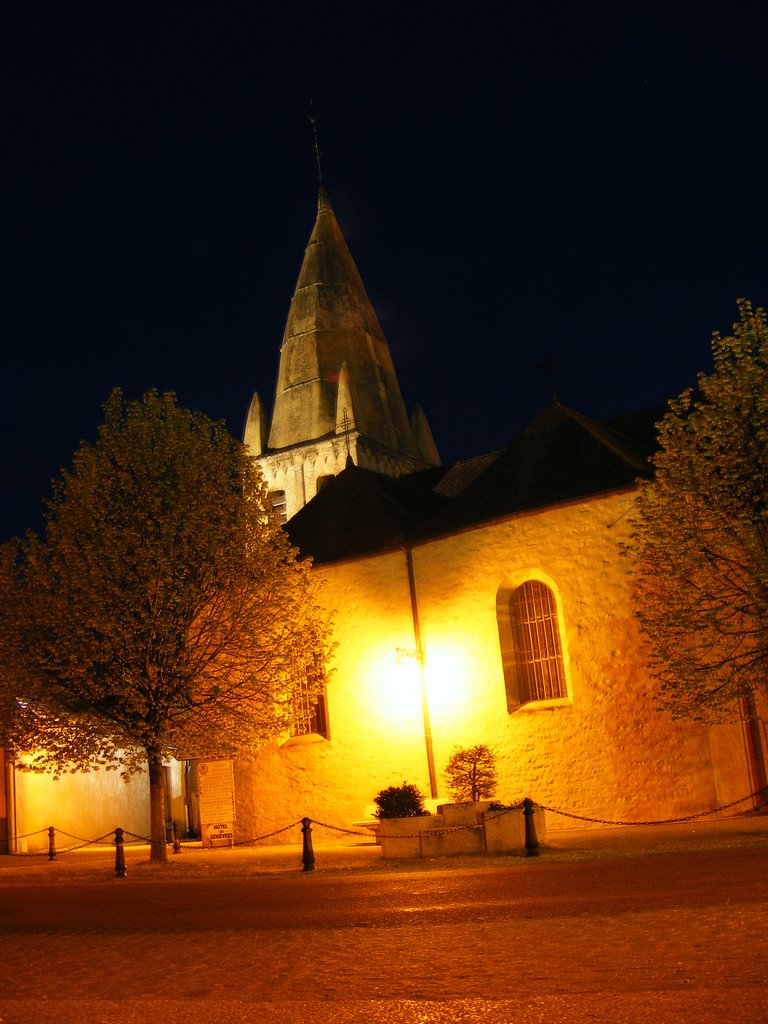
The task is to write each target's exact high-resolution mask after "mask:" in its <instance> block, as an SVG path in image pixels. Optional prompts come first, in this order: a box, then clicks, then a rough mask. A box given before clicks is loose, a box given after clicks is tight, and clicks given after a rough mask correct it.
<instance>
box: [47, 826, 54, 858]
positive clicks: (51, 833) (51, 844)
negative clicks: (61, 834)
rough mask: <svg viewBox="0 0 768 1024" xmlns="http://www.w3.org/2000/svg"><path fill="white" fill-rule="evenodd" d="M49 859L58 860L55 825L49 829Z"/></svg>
mask: <svg viewBox="0 0 768 1024" xmlns="http://www.w3.org/2000/svg"><path fill="white" fill-rule="evenodd" d="M48 860H56V829H55V828H54V827H53V825H51V827H50V828H49V829H48Z"/></svg>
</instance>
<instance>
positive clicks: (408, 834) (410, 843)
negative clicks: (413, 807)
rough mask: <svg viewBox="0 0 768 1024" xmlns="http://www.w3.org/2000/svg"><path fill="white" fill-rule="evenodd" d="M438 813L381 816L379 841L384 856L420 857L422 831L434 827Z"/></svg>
mask: <svg viewBox="0 0 768 1024" xmlns="http://www.w3.org/2000/svg"><path fill="white" fill-rule="evenodd" d="M436 817H437V815H433V814H425V815H423V816H421V817H418V818H380V819H379V842H380V843H381V856H382V857H420V856H421V841H420V836H421V833H422V832H424V831H426V830H427V829H429V828H431V827H432V823H433V822H434V820H435V818H436Z"/></svg>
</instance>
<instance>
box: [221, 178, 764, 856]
mask: <svg viewBox="0 0 768 1024" xmlns="http://www.w3.org/2000/svg"><path fill="white" fill-rule="evenodd" d="M340 268H341V269H340ZM342 279H343V281H344V282H345V284H344V287H342V288H341V289H339V288H336V287H335V285H336V284H338V282H339V281H340V280H342ZM339 295H341V296H342V298H341V299H340V300H339V299H338V298H337V297H338V296H339ZM335 296H336V297H335ZM351 323H354V325H355V330H354V331H351V332H350V331H349V330H348V328H349V327H350V324H351ZM374 323H375V328H374V327H371V324H374ZM376 332H378V333H376ZM374 337H375V341H373V340H372V339H373V338H374ZM382 367H383V368H384V369H383V370H382ZM372 382H376V386H375V387H371V388H370V389H368V390H366V388H367V385H368V384H372ZM374 393H375V394H376V395H377V396H378V397H377V401H378V399H379V398H380V397H381V396H385V397H387V396H388V398H389V400H390V403H391V404H386V405H382V404H381V403H380V402H379V404H376V403H374V402H373V401H370V398H371V396H372V395H373V394H374ZM350 409H351V410H352V412H351V413H350ZM321 413H322V414H321ZM658 415H659V411H658V410H657V411H656V412H655V413H653V414H648V415H646V416H635V417H631V418H629V417H628V418H625V419H624V420H622V421H618V422H615V423H613V424H611V425H610V426H608V425H604V424H598V423H596V422H593V421H591V420H589V419H588V418H586V417H584V416H581V415H579V414H577V413H575V412H573V411H572V410H568V409H565V408H563V407H562V406H560V405H554V406H553V407H552V408H550V409H548V410H546V411H545V412H544V413H543V414H542V415H541V416H540V417H539V418H538V419H537V420H536V421H535V422H534V423H533V424H532V425H531V426H530V427H529V429H528V430H527V431H526V432H525V433H524V434H523V435H522V436H521V437H520V438H519V439H518V441H516V442H515V443H514V444H513V445H512V446H511V447H510V448H508V449H506V450H504V451H501V452H496V453H491V454H488V455H484V456H480V457H478V458H476V459H470V460H467V461H465V462H462V463H458V464H456V465H453V466H448V467H438V466H437V465H436V463H437V453H436V450H435V448H434V443H433V442H432V441H431V435H430V434H429V433H428V428H426V429H425V430H421V431H414V430H412V432H411V437H410V438H408V434H407V426H406V421H405V417H404V411H403V409H402V400H401V399H400V398H399V388H398V387H397V382H396V377H395V375H394V369H393V367H392V365H391V359H390V358H389V352H388V349H387V347H386V342H385V341H384V340H383V337H381V336H380V331H379V329H378V324H377V323H376V322H375V315H374V314H373V311H372V310H371V309H370V304H369V303H368V300H367V297H365V292H364V289H363V286H362V282H360V279H359V275H358V274H357V271H356V270H355V269H354V264H352V262H351V257H350V256H349V253H348V250H347V249H346V244H345V243H344V240H343V237H342V235H341V232H340V230H339V228H338V224H337V223H336V220H335V218H334V217H333V214H332V211H331V209H330V204H329V203H328V200H327V196H326V195H325V194H324V193H321V198H320V203H319V208H318V219H317V223H316V225H315V229H314V231H313V234H312V238H311V239H310V244H309V246H308V249H307V253H306V255H305V259H304V264H303V267H302V271H301V274H300V277H299V283H298V285H297V289H296V294H295V296H294V300H293V303H292V306H291V312H290V314H289V317H288V324H287V327H286V332H285V336H284V339H283V345H282V348H281V353H280V369H279V373H278V383H277V391H276V399H275V407H274V411H273V416H272V424H271V428H270V430H269V440H268V442H267V440H266V438H267V430H266V416H265V414H264V410H263V408H262V406H261V403H260V401H259V400H258V398H255V400H254V403H253V404H252V406H251V411H250V413H249V419H248V424H247V427H246V440H248V441H249V443H250V444H251V448H252V450H253V451H254V453H255V454H257V455H258V456H259V457H260V463H261V466H262V469H263V471H264V473H265V475H266V477H267V479H268V481H269V485H270V488H271V489H272V490H273V492H275V500H276V501H277V502H278V504H279V505H280V507H281V508H282V507H284V509H285V518H286V520H287V530H288V532H289V534H290V536H291V539H292V541H293V543H295V544H296V545H297V546H298V547H299V549H300V550H301V551H302V552H303V553H304V554H306V555H310V556H311V557H312V558H313V560H314V564H315V572H317V573H318V574H319V575H320V576H321V577H322V578H323V580H324V582H325V591H324V593H325V600H326V602H327V605H328V608H329V609H331V610H333V612H334V617H335V632H336V636H335V638H336V641H337V648H336V652H335V656H334V662H333V666H332V674H331V675H330V677H329V680H328V683H327V687H326V695H325V698H324V701H323V706H322V715H321V716H320V720H321V721H322V730H320V731H313V730H312V729H309V730H307V729H301V730H297V735H295V736H292V737H283V738H281V739H277V740H275V741H274V742H273V743H271V744H270V745H269V746H268V747H267V748H266V749H265V750H264V751H263V752H262V755H261V756H260V758H259V759H258V760H257V761H256V762H255V763H253V764H248V765H245V764H241V765H238V766H237V767H236V780H237V802H238V827H239V829H240V830H241V834H242V835H243V836H252V835H259V834H263V833H265V832H268V831H270V830H271V829H273V828H277V827H279V826H280V825H281V824H284V823H285V821H287V820H290V819H291V818H293V819H295V818H297V817H302V816H305V815H308V816H310V817H313V818H316V819H319V820H320V821H326V822H331V823H335V824H338V825H342V826H347V825H349V824H350V822H351V821H354V820H358V819H360V818H361V817H362V816H363V814H364V811H365V808H366V807H367V806H368V805H370V804H371V802H372V800H373V797H374V795H375V794H376V793H377V792H378V790H379V789H381V788H383V787H385V786H388V785H392V784H398V783H400V782H402V781H403V780H404V779H405V780H407V781H409V782H412V783H416V784H417V785H418V786H419V787H420V789H421V790H422V792H423V793H424V794H425V796H427V797H428V798H433V799H435V800H441V799H442V800H445V799H447V798H448V797H449V794H448V793H447V792H446V790H445V784H444V780H443V776H442V771H443V768H444V766H445V764H446V762H447V760H448V758H449V756H450V754H451V751H452V750H453V748H454V747H456V746H457V745H460V746H473V745H475V744H478V743H485V744H488V745H489V746H491V747H493V749H494V750H495V751H496V753H497V756H498V775H499V787H498V794H497V795H498V797H499V798H500V799H503V800H517V799H519V798H522V797H524V796H531V797H533V798H534V799H535V800H537V801H539V802H541V803H544V804H547V805H549V806H553V807H557V808H559V809H562V810H564V811H568V812H570V813H572V814H575V815H582V816H584V817H586V818H601V819H607V820H615V821H644V820H656V819H659V818H673V817H678V816H684V815H688V814H695V813H697V812H701V811H704V810H709V809H711V808H714V807H717V806H721V805H723V804H727V803H730V802H731V801H733V800H738V799H739V798H740V797H743V796H745V795H747V794H748V793H750V792H752V791H753V790H754V789H756V788H758V785H761V784H763V782H762V781H761V779H760V770H759V763H758V764H757V767H756V762H755V758H754V757H753V756H751V754H750V744H752V746H754V741H755V739H757V740H758V742H761V743H763V744H764V737H762V739H761V738H760V737H755V736H754V735H750V731H749V730H748V728H747V726H746V724H745V723H742V722H735V723H733V724H731V725H729V726H721V727H718V728H708V727H705V726H702V725H699V724H695V723H674V722H672V721H671V720H670V719H669V717H668V716H667V715H666V714H664V713H662V712H660V711H659V710H658V704H657V701H656V696H655V688H654V684H653V682H652V681H651V680H650V678H649V676H648V674H647V671H646V668H645V658H644V653H643V648H642V642H641V638H640V636H639V633H638V629H637V624H636V622H635V619H634V617H633V614H632V611H631V605H630V591H629V579H630V576H629V570H630V567H629V565H628V563H627V560H626V559H625V558H624V557H623V556H622V555H621V553H620V545H621V543H622V541H626V540H627V539H628V536H629V523H630V519H631V516H630V513H631V510H632V505H633V501H634V495H635V493H636V480H637V478H638V477H640V476H643V475H644V474H646V473H647V472H648V463H647V457H648V455H649V453H650V452H651V451H652V449H653V445H654V443H655V430H654V427H653V423H654V421H655V419H657V418H658ZM393 424H397V431H396V432H395V433H393V432H392V425H393ZM424 425H425V426H426V424H424ZM425 439H427V440H425ZM414 451H415V452H416V453H417V455H418V456H419V457H420V459H421V464H422V466H432V467H433V468H431V469H422V470H421V471H414V470H415V469H417V467H416V466H415V464H414ZM372 453H375V454H372ZM393 453H395V454H393ZM348 456H350V457H348ZM319 484H322V486H318V485H319ZM283 503H284V504H283ZM305 719H306V716H305ZM751 753H752V754H754V753H755V751H754V750H752V751H751ZM758 753H759V752H758ZM757 761H758V762H759V757H758V758H757ZM749 806H750V805H749V804H745V805H743V806H742V808H741V809H747V808H748V807H749ZM582 824H583V822H582V821H581V820H580V819H576V818H566V817H555V818H554V819H550V827H551V828H552V829H557V828H562V827H570V826H573V825H582Z"/></svg>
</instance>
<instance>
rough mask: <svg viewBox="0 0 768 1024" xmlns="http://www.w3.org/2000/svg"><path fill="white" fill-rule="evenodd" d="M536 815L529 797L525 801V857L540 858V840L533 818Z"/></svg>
mask: <svg viewBox="0 0 768 1024" xmlns="http://www.w3.org/2000/svg"><path fill="white" fill-rule="evenodd" d="M535 813H536V808H535V807H534V804H533V800H531V798H530V797H529V796H527V797H526V798H525V800H523V816H524V818H525V856H526V857H538V856H539V840H538V839H537V838H536V825H535V823H534V820H533V816H534V814H535Z"/></svg>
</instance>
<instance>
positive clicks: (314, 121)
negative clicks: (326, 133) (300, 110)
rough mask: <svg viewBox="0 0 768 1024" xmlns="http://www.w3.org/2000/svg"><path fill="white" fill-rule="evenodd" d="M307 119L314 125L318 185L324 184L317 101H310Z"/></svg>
mask: <svg viewBox="0 0 768 1024" xmlns="http://www.w3.org/2000/svg"><path fill="white" fill-rule="evenodd" d="M307 120H308V121H309V123H310V124H311V125H312V137H313V139H314V141H315V160H316V161H317V183H318V185H322V184H323V167H322V164H321V162H320V157H321V156H322V153H321V152H320V143H319V142H318V141H317V123H318V121H319V120H320V118H319V116H318V115H317V114H316V113H315V101H314V100H310V101H309V113H308V114H307Z"/></svg>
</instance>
